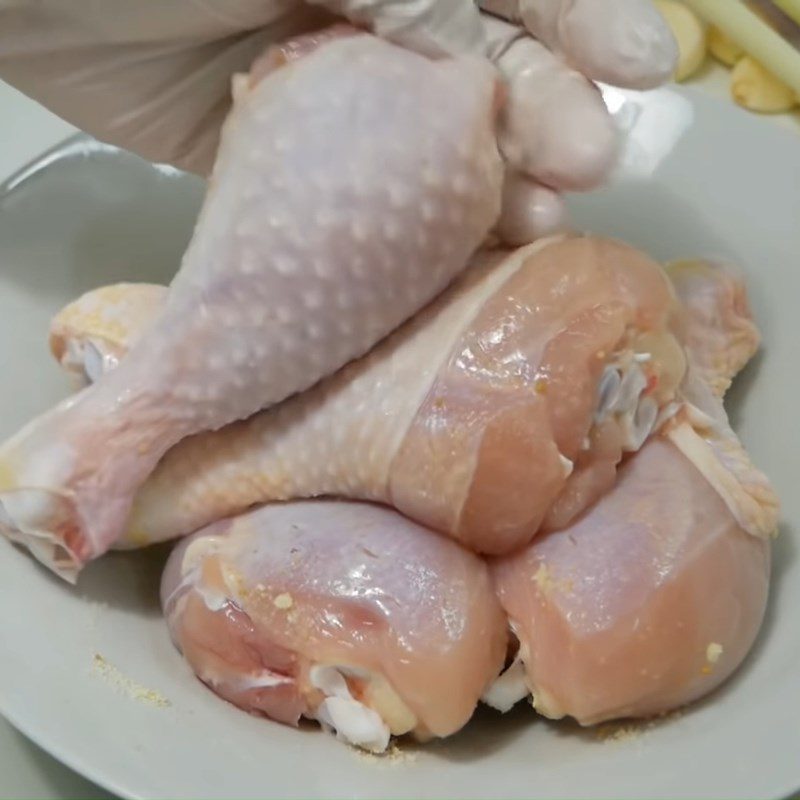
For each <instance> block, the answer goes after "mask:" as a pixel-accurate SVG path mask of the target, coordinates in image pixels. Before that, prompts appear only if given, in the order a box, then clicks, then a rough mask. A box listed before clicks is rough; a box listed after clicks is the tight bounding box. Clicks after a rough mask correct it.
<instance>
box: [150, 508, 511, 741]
mask: <svg viewBox="0 0 800 800" xmlns="http://www.w3.org/2000/svg"><path fill="white" fill-rule="evenodd" d="M162 600H163V605H164V609H165V612H166V615H167V620H168V622H169V627H170V630H171V632H172V636H173V639H174V640H175V643H176V644H177V645H178V647H179V648H180V649H181V650H182V652H183V654H184V656H185V657H186V659H187V660H188V662H189V664H190V665H191V666H192V669H193V670H194V671H195V672H196V674H197V675H198V676H199V677H200V679H201V680H202V681H204V682H205V683H206V684H208V685H209V686H210V687H211V688H212V689H213V690H214V691H215V692H216V693H217V694H219V695H220V696H222V697H223V698H225V699H226V700H229V701H230V702H232V703H234V704H235V705H237V706H239V707H240V708H243V709H245V710H246V711H251V712H255V713H262V714H265V715H267V716H268V717H271V718H273V719H276V720H279V721H281V722H286V723H290V724H297V722H298V720H299V718H300V717H301V716H303V717H308V718H310V719H317V720H319V721H320V722H321V723H322V724H323V725H325V726H326V727H330V728H333V729H335V730H336V732H337V734H338V736H339V737H340V738H341V739H344V740H345V741H347V742H350V743H351V744H356V745H359V746H361V747H364V748H366V749H369V750H375V751H381V750H383V749H385V747H386V745H387V744H388V741H389V737H390V735H392V734H393V735H402V734H406V733H412V734H413V735H415V736H416V737H418V738H421V739H427V738H430V737H437V736H447V735H449V734H451V733H454V732H455V731H457V730H458V729H459V728H461V727H462V726H463V725H464V724H465V723H466V722H467V720H468V719H469V718H470V717H471V716H472V713H473V711H474V709H475V706H476V704H477V702H478V699H479V698H480V696H481V693H482V692H483V691H484V690H485V688H486V687H487V686H488V684H489V683H490V682H491V681H492V680H493V679H494V677H495V676H496V675H497V673H498V671H499V670H500V669H501V668H502V664H503V659H504V657H505V652H506V637H507V633H506V631H507V626H506V620H505V617H504V615H503V613H502V611H501V609H500V605H499V603H498V602H497V599H496V597H495V595H494V592H493V588H492V583H491V580H490V577H489V572H488V569H487V567H486V565H485V564H484V563H483V561H481V560H480V559H479V558H478V557H476V556H474V555H472V554H471V553H468V552H467V551H465V550H463V549H462V548H460V547H459V546H458V545H457V544H455V543H454V542H452V541H449V540H447V539H445V538H444V537H441V536H437V535H436V534H434V533H431V532H430V531H427V530H425V529H424V528H421V527H420V526H418V525H416V524H415V523H413V522H411V521H409V520H407V519H405V518H404V517H401V516H400V515H399V514H397V513H396V512H394V511H391V510H389V509H385V508H381V507H379V506H374V505H369V504H366V503H348V502H335V501H328V502H325V501H305V502H297V503H290V504H287V505H282V504H275V505H272V506H266V507H264V508H261V509H259V510H257V511H253V512H250V513H248V514H245V515H243V516H241V517H238V518H237V519H234V520H227V521H223V522H219V523H216V524H214V525H212V526H210V527H209V528H207V529H205V530H203V531H201V532H199V533H198V534H196V535H195V536H192V537H190V538H188V539H186V540H184V541H183V542H182V543H181V544H180V545H179V546H178V547H177V548H176V549H175V551H174V552H173V553H172V555H171V557H170V560H169V563H168V565H167V568H166V571H165V574H164V579H163V584H162Z"/></svg>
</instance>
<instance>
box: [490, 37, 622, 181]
mask: <svg viewBox="0 0 800 800" xmlns="http://www.w3.org/2000/svg"><path fill="white" fill-rule="evenodd" d="M496 63H497V66H498V67H499V69H500V71H501V72H502V73H503V75H504V76H505V78H506V81H507V87H506V91H507V100H506V103H505V106H504V108H503V112H502V115H501V119H500V132H499V137H498V141H499V144H500V149H501V151H502V152H503V155H504V156H505V158H506V160H507V161H508V163H509V164H510V165H511V167H512V168H513V169H515V170H516V171H518V172H522V173H523V174H525V175H528V176H529V177H531V178H533V179H535V180H537V181H538V182H539V183H543V184H545V185H547V186H550V187H551V188H554V189H557V190H573V191H581V190H587V189H592V188H594V187H596V186H598V185H600V184H601V183H602V182H603V181H604V180H605V179H606V177H607V176H608V174H609V172H610V171H611V169H612V167H613V166H614V163H615V160H616V154H617V132H616V129H615V127H614V123H613V120H612V119H611V117H610V115H609V114H608V111H607V109H606V107H605V104H604V103H603V99H602V97H601V95H600V93H599V92H598V91H597V89H596V88H595V87H594V86H593V85H592V84H591V83H589V81H587V80H586V79H585V78H584V77H583V76H582V75H580V74H579V73H577V72H575V71H574V70H572V69H570V68H569V67H567V66H566V65H565V64H563V63H562V62H561V61H560V60H559V59H558V58H556V57H555V56H554V55H553V54H552V53H551V52H550V51H549V50H547V48H545V47H544V46H543V45H541V44H540V43H539V42H536V41H534V40H533V39H531V38H530V37H525V38H522V39H518V40H517V41H515V42H513V43H512V44H511V45H510V46H509V47H508V49H507V50H506V51H505V52H504V53H503V54H502V55H501V56H500V57H499V58H498V59H497V62H496Z"/></svg>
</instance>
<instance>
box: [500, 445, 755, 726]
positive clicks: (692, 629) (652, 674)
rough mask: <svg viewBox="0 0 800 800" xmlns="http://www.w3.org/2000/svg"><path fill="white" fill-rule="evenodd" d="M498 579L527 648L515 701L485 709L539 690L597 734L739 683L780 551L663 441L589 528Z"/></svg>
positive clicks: (554, 713) (541, 702)
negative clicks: (729, 681)
mask: <svg viewBox="0 0 800 800" xmlns="http://www.w3.org/2000/svg"><path fill="white" fill-rule="evenodd" d="M495 577H496V581H497V585H498V592H499V596H500V599H501V602H502V604H503V607H504V608H505V610H506V612H507V613H508V615H509V619H510V621H511V626H512V630H513V631H514V632H515V633H516V635H517V636H518V638H519V641H520V650H519V653H518V661H517V662H516V664H515V665H513V666H512V667H511V668H510V670H512V672H511V674H510V675H509V674H506V675H505V676H504V682H505V684H506V685H505V686H503V687H502V689H503V690H504V692H510V694H509V695H505V694H502V695H499V697H501V698H503V699H501V700H500V701H499V703H498V701H497V699H496V697H497V696H498V695H497V688H495V689H494V690H493V691H494V693H495V694H494V695H492V694H490V695H489V698H488V699H489V700H490V701H493V702H494V703H495V704H499V705H500V706H501V708H503V709H504V708H507V707H508V705H509V704H510V702H509V701H511V702H513V701H515V700H517V699H519V697H520V695H523V696H524V695H525V694H528V693H530V692H532V694H533V698H534V700H533V702H534V706H535V708H536V710H537V711H539V712H540V713H541V714H544V715H545V716H548V717H552V718H559V717H563V716H565V715H569V716H572V717H575V718H576V719H577V720H578V721H579V722H580V723H582V724H584V725H591V724H594V723H596V722H601V721H603V720H607V719H614V718H620V717H633V716H649V715H651V714H656V713H660V712H664V711H668V710H670V709H673V708H676V707H678V706H681V705H683V704H685V703H689V702H691V701H692V700H695V699H696V698H698V697H700V696H701V695H704V694H706V693H707V692H710V691H711V690H712V689H714V688H715V687H716V686H718V685H719V684H720V683H722V681H724V680H725V679H726V678H727V677H728V676H729V675H730V674H731V673H732V672H733V670H734V669H735V668H736V667H737V666H738V665H739V664H740V663H741V661H742V659H743V658H744V656H745V655H746V653H747V652H748V650H749V648H750V646H751V645H752V643H753V640H754V638H755V636H756V633H757V632H758V629H759V626H760V624H761V620H762V617H763V614H764V608H765V604H766V599H767V590H768V584H769V542H768V541H767V540H765V539H763V538H758V537H755V536H751V535H750V534H748V533H747V532H746V531H744V530H743V529H742V528H740V527H739V526H738V525H737V523H736V520H735V519H734V518H733V516H732V515H731V514H730V512H729V511H728V509H727V507H726V506H725V503H724V502H723V501H722V499H721V498H720V496H719V495H718V494H717V493H716V491H715V490H714V489H713V487H712V486H711V485H710V484H709V483H708V482H707V481H705V480H704V479H703V477H702V476H701V474H700V473H699V472H698V471H697V470H696V469H695V468H694V467H693V466H692V464H691V462H690V461H689V460H688V459H687V458H686V457H685V456H684V455H683V454H681V453H680V452H679V451H678V450H677V449H676V448H675V446H674V445H672V444H671V443H670V442H669V441H667V440H665V439H663V438H661V437H656V438H655V439H653V440H651V441H650V442H648V443H647V444H646V445H645V447H644V448H643V449H642V451H641V452H640V453H638V454H637V455H636V456H635V457H634V458H632V459H631V460H630V461H628V462H627V463H626V464H625V465H624V466H623V467H622V469H621V470H620V474H619V478H618V480H617V484H616V486H615V488H614V489H613V490H612V491H611V492H609V493H608V494H607V495H605V496H604V497H603V498H602V499H601V500H600V501H599V502H598V503H597V505H595V506H594V507H593V508H592V509H591V510H590V511H589V512H588V513H587V514H585V515H584V516H583V517H582V518H581V519H580V520H579V521H578V522H576V523H575V524H573V525H571V526H570V527H568V528H566V529H564V530H562V531H557V532H554V533H548V534H543V535H542V536H540V537H539V538H538V539H536V540H535V541H534V542H533V544H532V545H531V546H529V547H528V548H526V549H525V550H524V551H523V552H522V553H520V554H518V555H515V556H512V557H510V558H508V559H506V560H501V561H500V562H498V563H497V564H496V565H495ZM512 676H513V677H514V678H515V679H516V680H515V681H513V682H512ZM511 686H513V687H514V688H513V689H512V688H511Z"/></svg>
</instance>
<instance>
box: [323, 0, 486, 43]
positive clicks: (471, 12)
mask: <svg viewBox="0 0 800 800" xmlns="http://www.w3.org/2000/svg"><path fill="white" fill-rule="evenodd" d="M308 2H310V3H312V4H314V5H319V6H322V7H324V8H327V9H328V10H329V11H332V12H333V13H335V14H338V15H340V16H343V17H346V18H347V19H348V20H349V21H350V22H352V23H353V24H355V25H361V26H364V27H367V28H369V29H370V30H372V31H373V32H374V33H375V34H376V35H378V36H380V37H382V38H384V39H388V40H389V41H392V42H395V43H396V44H399V45H402V46H403V47H406V48H408V49H409V50H414V51H416V52H418V53H423V54H424V55H428V56H443V55H466V54H472V55H483V54H484V52H485V41H484V36H483V26H482V24H481V17H480V13H479V11H478V8H477V7H476V5H475V3H474V2H473V0H413V2H409V0H308Z"/></svg>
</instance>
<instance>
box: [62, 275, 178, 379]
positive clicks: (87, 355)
mask: <svg viewBox="0 0 800 800" xmlns="http://www.w3.org/2000/svg"><path fill="white" fill-rule="evenodd" d="M167 295H168V290H167V288H166V286H155V285H153V284H149V283H120V284H116V285H114V286H103V287H101V288H100V289H95V290H94V291H91V292H88V293H87V294H85V295H83V296H82V297H80V298H79V299H78V300H76V301H75V302H74V303H70V304H69V305H68V306H67V307H66V308H65V309H64V310H63V311H61V312H60V313H59V314H58V315H57V316H56V317H55V318H54V319H53V322H52V323H51V325H50V349H51V351H52V353H53V356H54V357H55V358H56V360H57V361H58V362H59V364H61V366H62V367H63V368H64V369H65V370H67V371H68V372H69V373H71V374H73V375H75V376H76V377H77V378H78V381H79V382H80V383H82V384H86V383H95V382H96V381H98V380H100V378H101V377H102V375H103V374H104V373H105V372H109V371H111V370H112V369H113V368H115V367H116V366H117V365H118V364H119V361H120V358H122V356H124V355H125V354H126V353H127V352H128V351H129V350H130V349H131V347H132V346H133V345H134V344H135V342H136V340H137V339H139V338H140V337H141V336H142V335H143V334H144V332H145V330H146V329H147V327H148V326H149V325H151V324H153V323H154V322H155V320H156V319H157V317H158V315H159V314H160V313H161V311H162V310H163V308H164V306H165V305H166V302H167Z"/></svg>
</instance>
